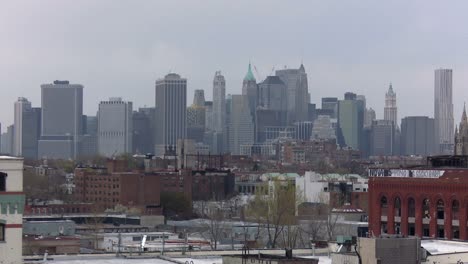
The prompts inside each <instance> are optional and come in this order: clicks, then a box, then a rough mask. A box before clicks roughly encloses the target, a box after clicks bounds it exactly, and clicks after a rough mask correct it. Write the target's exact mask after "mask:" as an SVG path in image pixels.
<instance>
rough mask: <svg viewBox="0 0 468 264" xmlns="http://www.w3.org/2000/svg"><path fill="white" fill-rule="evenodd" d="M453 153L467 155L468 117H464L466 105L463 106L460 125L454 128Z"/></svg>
mask: <svg viewBox="0 0 468 264" xmlns="http://www.w3.org/2000/svg"><path fill="white" fill-rule="evenodd" d="M454 154H455V155H468V118H467V117H466V105H465V106H463V114H462V118H461V121H460V126H459V127H458V128H455V151H454Z"/></svg>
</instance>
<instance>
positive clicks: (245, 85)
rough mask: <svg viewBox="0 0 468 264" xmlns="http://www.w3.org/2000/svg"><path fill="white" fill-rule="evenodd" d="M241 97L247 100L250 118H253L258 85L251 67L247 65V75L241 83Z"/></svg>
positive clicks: (256, 102) (256, 104)
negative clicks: (245, 97) (243, 96)
mask: <svg viewBox="0 0 468 264" xmlns="http://www.w3.org/2000/svg"><path fill="white" fill-rule="evenodd" d="M242 95H245V96H247V98H249V108H250V111H251V113H252V116H255V110H256V109H257V106H258V85H257V80H256V79H255V76H254V75H253V72H252V66H251V65H250V63H249V68H248V69H247V74H246V75H245V77H244V81H243V82H242Z"/></svg>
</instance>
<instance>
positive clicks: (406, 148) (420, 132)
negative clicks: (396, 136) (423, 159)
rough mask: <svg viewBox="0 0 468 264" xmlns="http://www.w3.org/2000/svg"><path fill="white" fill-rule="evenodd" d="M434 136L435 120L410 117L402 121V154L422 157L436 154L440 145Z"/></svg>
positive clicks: (424, 117) (425, 117)
mask: <svg viewBox="0 0 468 264" xmlns="http://www.w3.org/2000/svg"><path fill="white" fill-rule="evenodd" d="M434 136H435V129H434V119H433V118H429V117H427V116H408V117H405V118H403V119H402V120H401V141H400V144H401V148H400V151H401V154H402V155H421V156H428V155H434V154H436V152H437V151H438V144H436V141H435V140H434V139H435V137H434ZM436 145H437V146H436ZM436 147H437V151H436Z"/></svg>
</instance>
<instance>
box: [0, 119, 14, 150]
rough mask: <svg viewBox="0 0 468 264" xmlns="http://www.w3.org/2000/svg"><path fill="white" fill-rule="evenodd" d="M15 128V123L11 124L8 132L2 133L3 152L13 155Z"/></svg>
mask: <svg viewBox="0 0 468 264" xmlns="http://www.w3.org/2000/svg"><path fill="white" fill-rule="evenodd" d="M14 130H15V129H14V125H10V126H8V127H7V129H6V132H5V133H3V134H2V140H1V141H2V146H1V152H2V154H7V155H13V137H14Z"/></svg>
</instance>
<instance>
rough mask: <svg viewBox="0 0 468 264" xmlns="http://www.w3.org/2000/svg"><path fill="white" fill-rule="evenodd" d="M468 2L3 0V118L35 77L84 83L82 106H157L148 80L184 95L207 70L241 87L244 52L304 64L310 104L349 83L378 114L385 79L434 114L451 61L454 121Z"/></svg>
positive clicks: (411, 107)
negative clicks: (173, 81)
mask: <svg viewBox="0 0 468 264" xmlns="http://www.w3.org/2000/svg"><path fill="white" fill-rule="evenodd" d="M467 7H468V3H466V2H465V1H451V2H450V3H446V2H438V1H411V2H407V1H389V2H386V3H376V2H374V1H359V2H342V1H336V2H330V1H326V2H320V1H297V2H295V3H294V4H291V3H288V2H284V1H255V2H253V1H235V2H229V3H227V2H219V1H200V2H198V1H170V2H163V1H158V2H157V1H154V2H149V1H148V2H138V3H135V2H125V1H11V2H3V3H2V5H1V8H0V33H1V34H2V36H3V37H2V41H1V42H0V58H2V59H1V60H0V87H1V91H2V96H1V98H2V105H1V106H0V122H1V123H2V124H4V126H2V129H3V130H5V129H6V125H8V124H11V123H12V122H13V102H15V101H16V99H17V98H18V97H20V96H24V97H27V98H28V99H29V100H30V101H31V102H32V104H33V105H34V106H40V84H43V83H51V82H52V81H53V80H56V79H59V80H60V79H66V80H70V81H71V82H72V83H80V84H83V85H84V99H83V103H84V106H83V108H84V111H83V112H84V113H85V114H88V115H95V114H96V111H97V105H98V103H99V101H101V100H107V99H108V98H109V97H111V96H121V97H122V98H123V99H124V100H128V101H132V102H133V104H134V106H135V108H137V107H141V106H145V105H146V106H154V84H155V80H156V79H159V78H162V77H164V76H165V75H166V74H167V73H169V72H177V73H178V74H180V75H181V76H182V77H184V78H187V80H188V84H187V88H188V90H187V97H188V98H187V102H188V103H189V104H190V103H191V102H192V96H193V91H194V90H195V89H204V90H205V95H206V97H207V99H208V100H209V99H211V96H212V95H211V89H212V80H213V76H214V72H215V71H217V70H221V71H222V73H223V75H224V76H225V78H226V94H239V93H241V88H242V79H243V77H244V76H245V72H246V70H247V66H248V63H249V61H250V62H251V63H252V65H254V66H255V67H256V68H257V69H258V73H257V72H254V74H255V75H256V78H257V80H259V81H261V80H262V79H264V78H265V77H266V76H268V75H272V74H274V71H272V69H273V67H274V69H275V70H277V69H282V68H283V67H284V66H285V65H286V66H288V67H290V68H298V67H299V65H300V64H301V62H302V63H303V64H304V66H305V69H306V71H307V74H308V81H309V85H308V86H309V92H310V94H311V102H312V103H317V104H319V103H320V99H321V98H322V97H326V96H333V97H339V98H342V97H343V94H344V93H345V92H347V91H351V92H355V93H357V94H363V95H365V96H366V99H367V105H368V106H369V107H372V108H373V109H375V111H376V113H377V117H378V118H382V116H383V107H384V95H385V92H386V91H387V89H388V85H389V83H390V82H391V83H393V88H394V90H395V92H396V93H397V95H398V108H399V116H400V117H404V116H409V115H411V116H415V115H427V116H433V107H434V101H433V100H434V99H433V97H434V92H433V90H434V70H435V69H437V68H451V69H453V94H454V115H455V121H456V122H458V121H459V120H460V116H461V112H462V107H463V102H464V101H465V100H466V98H468V91H467V90H466V89H464V87H465V86H466V85H467V84H468V77H467V76H468V60H467V58H468V56H467V55H468V54H467V53H468V51H467V49H466V46H467V44H468V29H467V28H466V27H465V25H466V23H465V22H466V18H465V10H466V8H467Z"/></svg>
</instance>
